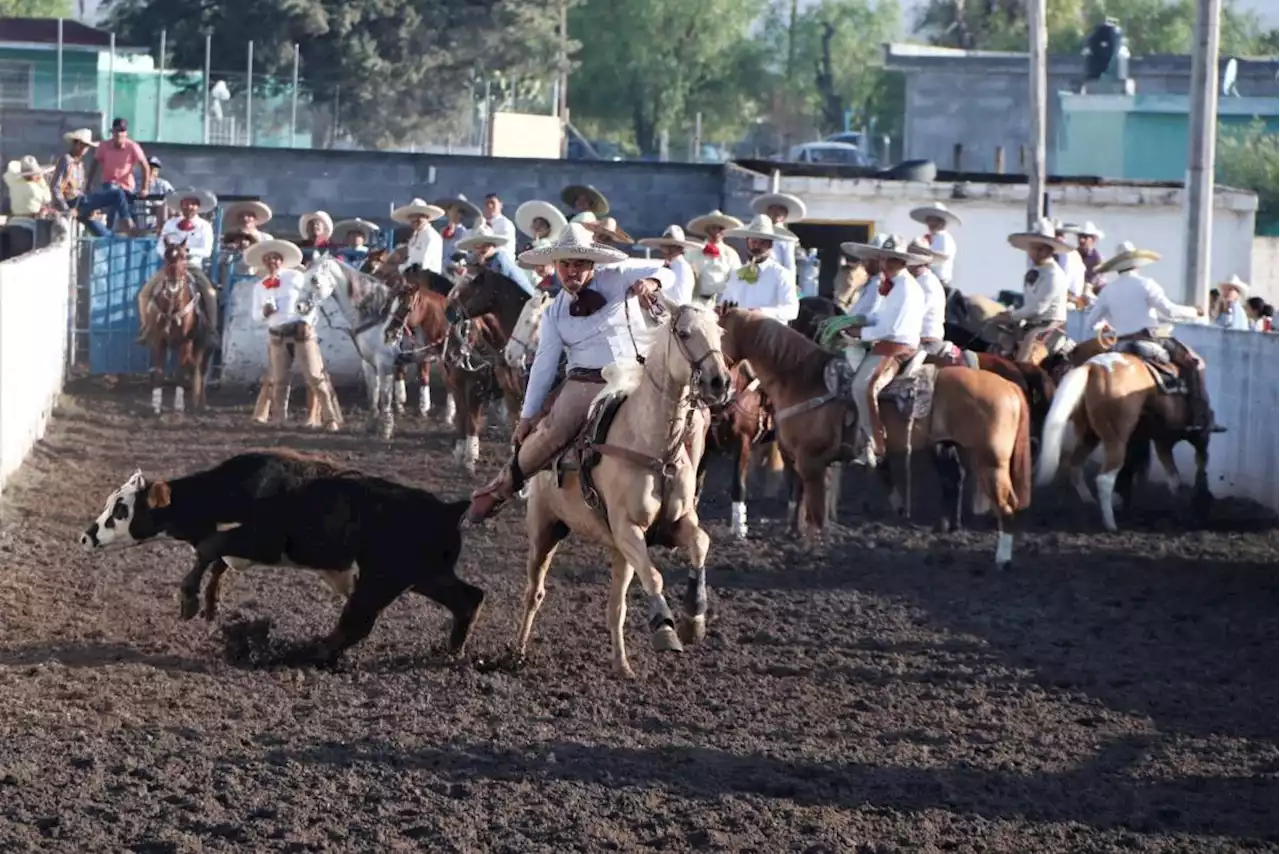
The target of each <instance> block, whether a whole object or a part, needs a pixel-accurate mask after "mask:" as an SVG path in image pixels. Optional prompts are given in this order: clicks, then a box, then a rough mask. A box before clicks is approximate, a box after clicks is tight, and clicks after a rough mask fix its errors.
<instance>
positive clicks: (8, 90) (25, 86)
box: [0, 60, 35, 110]
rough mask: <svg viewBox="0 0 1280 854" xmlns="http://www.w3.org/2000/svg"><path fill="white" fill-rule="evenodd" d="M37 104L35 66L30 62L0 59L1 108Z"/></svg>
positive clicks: (27, 106)
mask: <svg viewBox="0 0 1280 854" xmlns="http://www.w3.org/2000/svg"><path fill="white" fill-rule="evenodd" d="M34 106H35V67H34V66H33V65H32V64H31V63H29V62H13V61H12V60H0V108H3V107H22V108H23V109H28V110H29V109H31V108H33V107H34Z"/></svg>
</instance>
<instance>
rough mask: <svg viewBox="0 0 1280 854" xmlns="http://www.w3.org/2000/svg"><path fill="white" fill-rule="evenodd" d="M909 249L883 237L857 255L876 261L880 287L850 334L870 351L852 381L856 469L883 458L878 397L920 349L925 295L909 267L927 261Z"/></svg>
mask: <svg viewBox="0 0 1280 854" xmlns="http://www.w3.org/2000/svg"><path fill="white" fill-rule="evenodd" d="M909 247H910V244H908V243H907V241H906V240H905V239H904V238H903V237H901V236H900V235H896V234H894V235H890V236H889V237H887V238H886V239H885V240H884V243H883V244H882V245H881V247H880V248H879V249H870V248H868V249H866V250H861V251H862V252H863V254H864V257H875V258H877V259H878V260H879V261H880V267H881V274H880V283H879V285H878V286H877V287H876V288H875V289H874V290H873V291H872V293H873V294H875V295H876V297H877V299H876V300H875V302H874V309H873V310H872V311H871V312H870V313H869V314H865V315H864V323H863V325H862V326H861V327H860V328H853V329H851V330H849V334H851V335H853V336H854V337H859V338H861V339H862V341H863V342H864V343H866V344H869V345H870V347H871V349H870V352H868V353H867V355H866V357H865V358H864V359H863V360H862V362H861V364H859V365H858V370H857V373H855V374H854V376H853V401H854V405H855V406H856V407H857V409H858V433H859V438H860V444H861V448H860V449H859V451H858V454H857V456H856V457H855V458H854V459H853V463H854V464H855V465H865V466H875V464H876V460H877V459H878V458H879V457H881V456H883V455H884V438H883V436H882V433H883V430H884V428H883V425H882V424H881V422H880V402H879V395H880V392H881V390H882V389H883V388H884V387H885V386H886V385H888V384H889V383H890V382H891V381H892V380H893V378H894V377H896V376H897V375H898V373H899V371H901V369H902V366H903V365H905V364H906V363H907V362H908V361H909V360H910V359H911V357H912V356H914V355H915V354H916V351H917V350H918V349H919V348H920V330H921V329H922V328H923V325H924V312H925V295H924V291H923V290H922V289H921V287H920V285H919V283H917V282H916V280H915V278H913V277H912V275H911V274H910V273H908V272H907V265H909V264H910V265H913V266H914V265H918V264H928V263H929V261H930V258H928V257H925V256H920V255H914V254H912V253H911V252H909V251H908V250H909ZM859 302H862V301H861V300H860V301H859Z"/></svg>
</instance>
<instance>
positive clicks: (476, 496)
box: [465, 456, 524, 525]
mask: <svg viewBox="0 0 1280 854" xmlns="http://www.w3.org/2000/svg"><path fill="white" fill-rule="evenodd" d="M518 468H519V462H518V461H517V458H516V457H514V456H513V457H512V458H511V461H510V463H508V464H507V465H506V466H505V467H503V469H502V471H501V472H499V473H498V476H497V477H495V478H494V479H493V480H491V481H490V482H489V483H487V484H485V485H484V486H482V487H480V488H479V489H477V490H476V491H475V492H473V493H471V506H470V507H469V508H468V509H467V515H466V517H465V518H466V520H467V521H468V522H470V523H471V524H473V525H475V524H478V523H480V522H483V521H484V520H485V519H488V518H489V517H490V516H492V515H493V514H494V513H496V512H498V509H499V508H500V507H502V505H503V504H506V503H507V502H508V501H510V500H511V496H512V495H514V494H515V492H516V490H517V488H518V487H517V485H516V481H517V480H519V479H520V478H518V477H517V475H516V471H517V469H518ZM519 485H520V486H523V485H524V484H523V483H520V484H519Z"/></svg>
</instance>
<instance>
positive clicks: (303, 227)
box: [298, 211, 333, 257]
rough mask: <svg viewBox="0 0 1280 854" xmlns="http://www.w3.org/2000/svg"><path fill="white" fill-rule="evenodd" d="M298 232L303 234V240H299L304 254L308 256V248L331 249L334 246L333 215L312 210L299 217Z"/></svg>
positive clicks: (299, 245) (299, 246)
mask: <svg viewBox="0 0 1280 854" xmlns="http://www.w3.org/2000/svg"><path fill="white" fill-rule="evenodd" d="M298 233H299V234H301V235H302V240H300V241H298V248H299V249H302V250H304V251H303V253H302V254H303V256H304V257H305V256H307V255H308V254H309V253H307V252H306V251H305V250H307V249H330V248H332V246H333V217H331V216H329V214H328V213H327V212H325V211H312V212H311V213H305V214H303V215H302V216H300V217H298Z"/></svg>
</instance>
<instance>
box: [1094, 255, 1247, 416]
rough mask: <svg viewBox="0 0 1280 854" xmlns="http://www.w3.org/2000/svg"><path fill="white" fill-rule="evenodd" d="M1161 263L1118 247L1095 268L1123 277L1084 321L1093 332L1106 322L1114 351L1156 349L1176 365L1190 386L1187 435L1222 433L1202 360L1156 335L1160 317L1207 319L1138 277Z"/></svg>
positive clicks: (1156, 257)
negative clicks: (1139, 271) (1140, 270)
mask: <svg viewBox="0 0 1280 854" xmlns="http://www.w3.org/2000/svg"><path fill="white" fill-rule="evenodd" d="M1158 260H1160V256H1159V255H1158V254H1157V253H1155V252H1150V251H1148V250H1146V249H1137V248H1135V247H1134V245H1133V244H1132V243H1129V242H1127V241H1126V242H1125V243H1122V244H1120V247H1119V248H1118V250H1117V251H1116V254H1115V255H1114V256H1113V257H1111V258H1108V259H1107V260H1106V261H1103V262H1102V263H1101V264H1099V265H1098V267H1097V271H1098V273H1099V274H1102V273H1107V272H1115V273H1119V274H1120V275H1118V276H1117V277H1116V278H1115V279H1114V280H1113V281H1111V282H1110V283H1109V284H1108V285H1107V286H1106V287H1105V288H1103V289H1102V291H1101V292H1100V293H1099V294H1098V298H1097V301H1096V302H1094V304H1093V307H1092V308H1090V309H1089V314H1088V315H1087V316H1086V317H1085V327H1086V328H1087V329H1093V328H1095V327H1096V326H1098V325H1099V324H1101V323H1103V322H1104V321H1105V322H1106V323H1107V324H1108V325H1109V326H1110V327H1111V328H1112V329H1113V330H1114V331H1115V334H1116V344H1115V348H1114V349H1116V350H1120V351H1132V352H1134V353H1135V354H1136V355H1138V356H1139V357H1147V358H1150V357H1151V355H1152V353H1151V348H1152V347H1154V348H1155V350H1156V352H1155V354H1154V355H1155V358H1156V360H1157V361H1165V360H1169V361H1172V362H1173V363H1174V364H1175V365H1177V366H1178V368H1179V373H1180V374H1181V376H1182V380H1183V382H1185V383H1186V385H1187V431H1188V432H1190V433H1201V432H1205V431H1208V432H1210V433H1221V432H1223V431H1224V429H1225V428H1223V427H1220V426H1219V425H1218V424H1217V423H1216V421H1215V420H1214V417H1213V409H1212V408H1211V407H1210V405H1209V394H1208V390H1207V389H1206V388H1205V382H1204V360H1203V359H1201V358H1200V356H1199V355H1197V354H1196V352H1195V351H1194V350H1192V349H1191V348H1190V347H1188V346H1186V345H1185V344H1183V343H1182V342H1181V341H1178V340H1177V339H1176V338H1173V337H1172V336H1164V337H1160V336H1157V334H1156V330H1157V327H1158V325H1159V318H1160V316H1164V317H1167V318H1170V319H1174V320H1179V319H1181V320H1194V319H1195V318H1196V317H1198V316H1199V315H1201V314H1203V310H1202V309H1199V308H1193V307H1192V306H1189V305H1178V304H1177V303H1175V302H1172V301H1171V300H1170V299H1169V297H1167V296H1166V295H1165V292H1164V288H1162V287H1160V285H1159V283H1157V282H1156V281H1155V280H1154V279H1150V278H1147V277H1146V276H1140V275H1138V274H1137V273H1136V272H1135V271H1136V270H1137V269H1138V268H1140V267H1145V266H1146V265H1148V264H1151V263H1153V262H1155V261H1158ZM1161 356H1163V358H1161Z"/></svg>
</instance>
